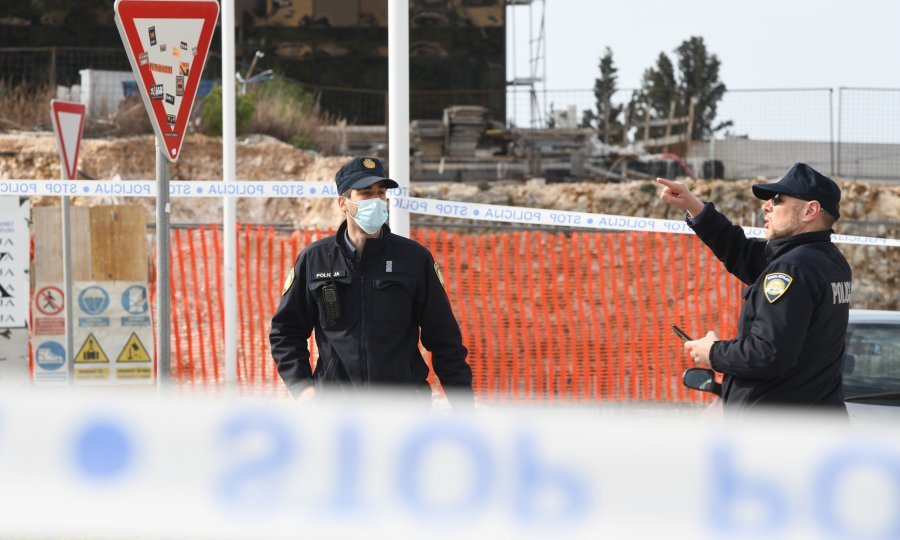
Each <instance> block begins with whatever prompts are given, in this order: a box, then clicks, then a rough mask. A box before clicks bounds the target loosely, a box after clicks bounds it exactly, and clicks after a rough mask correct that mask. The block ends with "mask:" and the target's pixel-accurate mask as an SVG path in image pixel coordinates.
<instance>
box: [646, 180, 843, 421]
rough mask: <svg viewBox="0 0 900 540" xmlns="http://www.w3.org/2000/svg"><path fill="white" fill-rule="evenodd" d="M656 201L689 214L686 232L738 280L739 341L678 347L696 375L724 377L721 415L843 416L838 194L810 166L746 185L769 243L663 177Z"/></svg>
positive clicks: (712, 338) (713, 339) (711, 338)
mask: <svg viewBox="0 0 900 540" xmlns="http://www.w3.org/2000/svg"><path fill="white" fill-rule="evenodd" d="M657 181H658V182H659V183H661V184H663V185H664V186H665V189H664V190H663V192H662V195H661V198H662V200H663V201H665V202H666V203H668V204H670V205H672V206H674V207H676V208H679V209H681V210H684V211H685V212H687V223H688V225H689V226H690V227H691V228H692V229H693V230H694V232H695V233H697V236H698V237H699V238H700V240H702V241H703V243H705V244H706V245H707V246H709V248H710V249H712V251H713V253H714V254H715V256H716V258H718V259H719V260H720V261H722V263H724V264H725V268H726V269H727V270H728V271H729V272H731V273H732V274H734V275H735V276H736V277H737V278H738V279H740V280H741V281H743V282H744V283H745V284H746V285H747V288H746V289H744V294H743V297H744V303H743V306H742V308H741V313H740V318H739V320H738V335H737V337H735V338H734V339H728V340H723V339H720V338H719V337H718V336H717V335H716V334H715V332H709V333H707V335H706V336H705V337H703V338H702V339H699V340H695V341H688V342H686V343H685V344H684V346H685V348H686V349H687V350H688V351H689V352H690V354H691V357H692V358H693V359H694V361H695V362H696V363H697V365H699V366H701V367H712V369H714V370H715V371H718V372H721V373H723V374H724V380H723V385H722V401H723V403H724V405H725V412H726V414H728V415H732V416H733V415H735V414H737V413H739V412H740V411H743V410H746V409H751V408H756V407H759V406H765V405H782V406H783V405H800V406H816V407H821V406H825V407H827V408H829V409H831V410H833V411H838V412H839V413H840V414H843V415H846V409H845V407H844V402H843V391H842V388H841V384H842V381H841V368H842V365H843V360H844V344H845V340H846V334H847V321H848V318H849V316H850V288H851V281H852V278H851V271H850V266H849V265H848V264H847V260H846V259H845V258H844V256H843V255H842V254H841V252H840V251H838V249H837V247H835V245H834V244H833V243H832V242H831V233H832V230H831V227H832V225H834V222H835V221H837V220H838V218H840V210H839V206H840V200H841V190H840V188H839V187H838V185H837V184H836V183H835V182H834V181H833V180H831V179H830V178H828V177H826V176H824V175H822V174H821V173H819V172H818V171H816V170H815V169H813V168H812V167H810V166H809V165H806V164H804V163H797V164H796V165H794V166H793V167H792V168H791V169H790V170H789V171H788V172H787V174H785V176H784V178H782V179H781V180H779V181H778V182H775V183H771V184H758V185H755V186H753V194H754V195H755V196H756V197H757V198H758V199H761V200H762V201H765V202H764V203H763V204H762V210H763V213H764V214H765V229H766V235H765V236H766V240H765V241H764V240H759V239H750V238H746V237H745V235H744V231H743V230H742V229H741V227H739V226H737V225H733V224H732V223H731V222H730V221H729V220H728V219H727V218H726V217H725V216H724V215H722V214H720V213H719V212H718V211H717V210H716V209H715V207H714V206H713V204H712V203H703V202H701V201H700V200H699V199H698V198H697V197H696V196H694V195H693V194H692V193H691V192H690V191H689V190H688V189H687V188H686V187H685V185H684V184H681V183H678V182H671V181H669V180H665V179H662V178H659V179H657Z"/></svg>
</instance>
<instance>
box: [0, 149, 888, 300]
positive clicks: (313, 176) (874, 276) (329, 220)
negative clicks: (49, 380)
mask: <svg viewBox="0 0 900 540" xmlns="http://www.w3.org/2000/svg"><path fill="white" fill-rule="evenodd" d="M182 156H183V157H182V158H181V159H179V161H178V163H176V164H174V165H172V166H171V168H170V171H171V172H170V174H171V178H172V179H173V180H188V179H190V180H204V179H205V180H214V179H220V178H221V175H222V146H221V140H220V139H218V138H212V137H206V136H203V135H197V134H193V135H191V136H190V137H189V138H187V139H186V140H185V143H184V147H183V149H182ZM346 159H347V158H346V157H324V156H320V155H318V154H315V153H312V152H307V151H303V150H298V149H296V148H294V147H292V146H290V145H288V144H285V143H283V142H281V141H278V140H277V139H273V138H271V137H266V136H259V135H254V136H250V137H246V138H243V139H241V140H240V141H239V142H238V147H237V178H238V179H239V180H325V181H332V180H333V179H334V174H335V172H337V170H338V168H340V166H341V165H342V164H343V163H344V162H345V161H346ZM79 170H81V171H82V172H83V174H84V175H85V176H86V177H89V178H94V179H113V178H119V179H122V180H133V179H152V178H154V177H155V171H156V157H155V146H154V137H153V136H152V135H146V136H139V137H127V138H117V139H86V140H84V141H83V142H82V147H81V154H80V157H79ZM59 176H60V169H59V158H58V156H57V150H56V141H55V138H54V137H53V135H52V134H50V133H43V134H42V133H31V132H29V133H21V134H3V135H0V178H6V179H45V178H59ZM759 180H760V179H753V180H739V181H720V180H717V181H697V182H694V181H688V182H689V184H690V185H691V187H692V189H693V190H694V191H695V193H697V194H698V195H699V196H700V197H701V198H703V199H705V200H710V201H714V202H715V203H716V206H717V207H718V208H719V209H721V210H722V211H723V212H725V213H726V215H728V216H729V217H730V218H731V219H732V221H734V222H736V223H742V224H747V225H761V223H760V217H761V214H760V211H759V207H760V201H759V200H757V199H756V198H754V197H753V196H752V194H751V192H750V185H751V184H752V183H755V182H758V181H759ZM839 182H840V184H841V188H842V190H843V199H842V202H841V214H842V216H841V217H842V219H841V221H840V222H838V226H837V227H836V229H837V232H839V233H844V234H859V235H863V236H881V237H891V238H897V237H898V236H900V230H898V228H897V227H896V226H890V225H878V226H874V227H873V226H869V227H860V226H859V225H854V224H852V223H850V222H852V221H856V220H859V221H869V222H879V221H888V222H894V223H896V220H897V219H898V216H900V186H897V185H889V184H885V183H878V182H867V181H857V180H854V181H850V180H839ZM659 191H660V188H659V186H658V185H656V184H655V183H654V182H646V181H641V182H626V183H621V184H613V183H595V182H581V183H561V184H546V183H544V182H543V181H542V180H540V179H537V180H531V181H528V182H518V181H498V182H492V183H489V184H485V183H482V184H479V185H474V184H459V183H442V184H416V185H413V186H412V188H411V194H412V195H413V196H415V197H422V198H428V199H442V200H449V201H464V202H480V203H489V204H499V205H509V206H522V207H535V208H553V209H558V210H572V211H580V212H596V213H605V214H614V215H624V216H642V217H654V218H664V219H680V218H681V216H680V215H679V212H677V211H675V210H673V209H672V208H671V207H669V206H668V205H666V204H664V203H662V201H660V200H659ZM126 200H127V201H128V202H138V203H139V204H141V205H143V206H144V207H145V208H146V210H147V217H148V221H152V220H153V216H154V213H155V206H154V205H155V200H154V199H152V198H140V199H134V198H128V199H126V198H121V197H108V198H98V197H89V198H88V197H85V198H81V197H75V198H74V199H73V204H76V205H96V204H114V203H119V202H125V201H126ZM57 204H59V198H58V197H35V198H33V199H32V205H33V206H45V205H57ZM171 209H172V214H171V216H172V222H173V223H179V222H181V223H221V221H222V202H221V199H216V198H175V199H173V200H172V203H171ZM237 216H238V220H239V221H241V222H244V223H289V224H292V225H294V226H295V227H302V228H328V227H334V226H336V225H337V224H338V223H339V222H340V220H341V215H340V212H339V210H338V207H337V204H336V203H335V201H334V199H310V198H273V199H262V198H256V199H238V203H237ZM413 219H414V220H415V221H426V222H428V221H430V222H456V220H453V219H452V218H431V217H424V216H414V217H413ZM841 249H842V251H844V253H845V254H846V255H847V258H848V260H849V261H850V263H851V265H852V266H853V269H854V291H853V293H854V306H855V307H870V308H882V309H900V295H898V293H897V291H898V290H900V277H898V272H897V268H900V249H896V248H888V249H885V248H879V247H857V246H847V245H842V246H841Z"/></svg>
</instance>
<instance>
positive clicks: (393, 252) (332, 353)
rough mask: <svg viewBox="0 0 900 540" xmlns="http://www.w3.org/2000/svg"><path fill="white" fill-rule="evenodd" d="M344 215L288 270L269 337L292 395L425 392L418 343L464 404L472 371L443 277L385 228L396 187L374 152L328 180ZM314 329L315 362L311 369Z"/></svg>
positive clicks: (456, 401) (425, 255)
mask: <svg viewBox="0 0 900 540" xmlns="http://www.w3.org/2000/svg"><path fill="white" fill-rule="evenodd" d="M335 182H336V184H337V193H338V194H339V196H338V199H337V203H338V206H339V207H340V209H341V211H342V212H343V213H344V214H345V216H346V218H347V219H346V220H345V221H344V222H343V223H341V225H340V227H339V228H338V231H337V234H335V235H334V236H329V237H327V238H324V239H321V240H319V241H317V242H314V243H313V244H310V245H309V246H308V247H307V248H306V249H304V250H303V251H302V252H301V253H300V255H299V256H298V257H297V260H296V262H295V263H294V267H293V268H291V270H290V271H289V272H288V277H287V279H286V280H285V283H284V290H283V291H282V298H281V302H280V304H279V306H278V310H277V311H276V312H275V315H274V316H273V317H272V331H271V332H270V333H269V341H270V343H271V346H272V356H273V357H274V358H275V363H276V365H277V366H278V373H279V374H280V375H281V378H282V379H283V380H284V382H285V384H286V385H287V386H288V388H289V389H290V391H291V392H292V393H293V394H294V396H296V397H299V398H300V399H307V398H309V397H312V396H313V395H314V394H315V393H316V392H322V393H324V392H327V391H330V390H333V389H337V388H340V389H341V391H342V392H346V391H348V390H352V389H360V388H366V387H369V386H370V385H376V384H377V385H394V386H398V387H403V388H407V389H409V393H411V394H413V393H415V394H419V395H422V396H426V397H427V398H428V399H429V403H430V396H431V389H430V387H429V386H428V383H427V381H426V377H427V376H428V366H427V364H426V363H425V361H424V359H423V358H422V355H421V353H420V352H419V339H420V330H421V342H422V344H423V345H424V346H425V348H426V349H428V350H429V351H431V352H432V363H433V366H434V371H435V373H436V374H437V376H438V378H439V379H440V381H441V384H442V385H443V387H444V390H445V391H446V393H447V395H448V397H449V399H450V402H451V404H452V405H454V406H459V405H462V406H465V407H470V406H471V405H472V403H473V393H472V370H471V368H470V367H469V365H468V363H467V362H466V356H467V354H468V351H467V350H466V348H465V347H464V346H463V344H462V335H461V334H460V330H459V324H458V323H457V322H456V319H455V318H454V316H453V312H452V311H451V309H450V301H449V299H448V297H447V293H446V292H445V290H444V280H443V277H441V272H440V269H439V268H438V265H437V263H435V262H434V258H433V257H432V255H431V253H430V252H429V251H428V250H427V249H426V248H425V247H423V246H422V245H420V244H418V243H417V242H414V241H412V240H409V239H407V238H403V237H401V236H397V235H395V234H392V233H391V231H390V229H389V228H388V226H387V225H386V221H387V217H388V206H387V190H388V189H389V188H396V187H398V185H397V182H395V181H394V180H391V179H389V178H386V177H385V174H384V167H383V166H382V164H381V162H380V161H379V160H377V159H375V158H363V157H358V158H354V159H352V160H350V161H349V162H347V163H346V164H344V166H343V167H341V169H340V170H339V171H338V172H337V175H336V176H335ZM313 330H315V336H316V345H317V346H318V351H319V360H318V362H317V363H316V369H315V371H314V372H313V371H312V370H311V369H310V362H309V351H308V350H307V339H308V338H309V336H310V334H311V333H312V331H313Z"/></svg>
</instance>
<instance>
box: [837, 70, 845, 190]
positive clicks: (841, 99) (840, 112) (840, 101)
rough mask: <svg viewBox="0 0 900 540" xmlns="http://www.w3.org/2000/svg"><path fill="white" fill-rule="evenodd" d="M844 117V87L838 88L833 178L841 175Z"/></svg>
mask: <svg viewBox="0 0 900 540" xmlns="http://www.w3.org/2000/svg"><path fill="white" fill-rule="evenodd" d="M843 116H844V87H843V86H841V87H838V121H837V167H836V171H835V176H842V174H841V121H842V120H843Z"/></svg>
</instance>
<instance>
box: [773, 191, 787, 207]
mask: <svg viewBox="0 0 900 540" xmlns="http://www.w3.org/2000/svg"><path fill="white" fill-rule="evenodd" d="M771 201H772V206H778V205H779V204H781V203H783V202H784V196H783V195H782V194H781V193H776V194H775V195H773V196H772V199H771Z"/></svg>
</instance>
